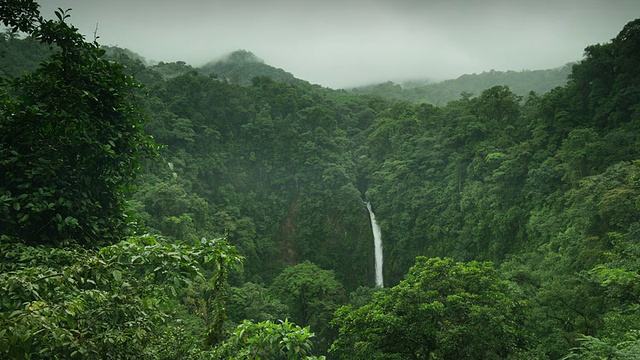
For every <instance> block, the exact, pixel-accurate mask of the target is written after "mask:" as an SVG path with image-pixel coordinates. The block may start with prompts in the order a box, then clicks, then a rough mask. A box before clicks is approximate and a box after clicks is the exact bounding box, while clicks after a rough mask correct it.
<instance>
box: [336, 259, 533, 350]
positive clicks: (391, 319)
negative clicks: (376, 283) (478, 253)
mask: <svg viewBox="0 0 640 360" xmlns="http://www.w3.org/2000/svg"><path fill="white" fill-rule="evenodd" d="M522 305H523V304H520V303H519V302H517V301H516V300H515V299H514V297H513V296H512V295H511V294H510V290H509V283H508V282H506V281H504V280H501V279H500V277H499V275H498V273H497V271H496V270H495V269H494V268H493V265H492V264H491V263H488V262H484V263H483V262H476V261H472V262H469V263H456V262H454V261H453V260H452V259H450V258H445V259H440V258H434V259H427V258H425V257H418V258H417V260H416V264H415V265H414V266H413V267H412V268H411V269H410V270H409V273H408V274H407V276H406V277H405V279H404V280H402V281H401V282H400V283H399V284H398V285H396V286H394V287H393V288H391V289H389V290H387V291H385V292H381V293H379V294H377V295H376V296H375V297H374V299H373V301H372V302H371V303H369V304H367V305H365V306H362V307H360V308H358V309H355V310H354V309H351V308H350V307H342V308H340V309H339V310H338V311H337V312H336V319H335V320H334V321H333V325H334V326H336V327H337V328H338V329H339V337H338V339H337V340H336V341H335V342H334V343H333V345H332V346H331V350H330V351H331V352H335V353H337V354H338V355H339V356H340V357H341V358H343V359H504V358H507V357H509V356H512V355H515V354H518V353H520V352H523V351H525V350H526V349H527V333H526V331H525V330H524V328H523V324H524V323H525V320H526V314H525V313H524V311H523V306H522ZM532 356H533V355H532Z"/></svg>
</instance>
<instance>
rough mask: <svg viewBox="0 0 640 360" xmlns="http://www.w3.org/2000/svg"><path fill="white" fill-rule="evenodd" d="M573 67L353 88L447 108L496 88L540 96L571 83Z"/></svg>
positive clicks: (357, 92)
mask: <svg viewBox="0 0 640 360" xmlns="http://www.w3.org/2000/svg"><path fill="white" fill-rule="evenodd" d="M570 73H571V64H567V65H565V66H563V67H559V68H556V69H548V70H522V71H495V70H491V71H488V72H483V73H481V74H466V75H462V76H460V77H459V78H457V79H453V80H445V81H442V82H438V83H433V84H427V85H422V86H405V85H404V84H402V85H401V84H395V83H393V82H386V83H382V84H377V85H370V86H362V87H357V88H354V89H351V90H350V91H351V92H353V93H354V94H371V95H376V96H380V97H383V98H385V99H388V100H393V101H411V102H414V103H427V104H434V105H446V104H447V103H448V102H449V101H453V100H458V99H460V98H461V97H462V96H463V95H462V94H465V95H464V96H478V95H480V93H481V92H482V91H484V90H486V89H488V88H490V87H492V86H496V85H506V86H508V87H509V89H511V91H513V92H514V93H515V94H517V95H520V96H525V95H527V94H528V93H529V92H531V91H534V92H536V93H538V94H542V93H546V92H548V91H550V90H551V89H553V88H555V87H558V86H562V85H564V84H566V83H567V76H568V75H569V74H570Z"/></svg>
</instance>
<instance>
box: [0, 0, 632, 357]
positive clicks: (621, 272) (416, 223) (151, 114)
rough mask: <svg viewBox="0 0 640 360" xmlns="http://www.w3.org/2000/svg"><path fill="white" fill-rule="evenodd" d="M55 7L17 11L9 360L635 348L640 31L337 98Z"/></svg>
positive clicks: (5, 206)
mask: <svg viewBox="0 0 640 360" xmlns="http://www.w3.org/2000/svg"><path fill="white" fill-rule="evenodd" d="M40 10H41V8H39V6H38V5H37V3H36V2H34V1H33V0H21V1H14V0H11V1H4V2H0V19H1V21H2V24H3V25H4V27H5V29H4V30H3V31H2V33H0V80H1V81H0V84H1V85H0V139H1V142H2V146H1V147H0V358H3V359H4V358H6V359H56V358H59V359H512V360H515V359H540V360H543V359H557V360H560V359H637V358H640V328H639V326H640V325H639V324H640V286H639V285H638V284H640V261H639V260H638V259H640V131H639V130H640V45H639V44H640V19H636V20H633V21H631V22H628V23H626V24H624V23H621V24H619V32H618V34H617V35H616V36H615V37H614V38H612V39H611V40H610V41H608V42H606V43H594V44H593V45H590V46H588V47H586V48H585V49H584V57H583V58H582V59H575V62H571V63H565V64H562V63H561V64H557V67H555V68H550V69H546V70H539V69H534V70H517V71H516V70H513V71H496V70H491V68H489V69H487V70H486V71H482V72H477V73H474V74H466V75H462V76H459V77H457V78H454V79H450V80H446V81H433V80H425V79H424V78H416V79H413V80H411V79H409V80H403V81H396V82H394V81H391V79H390V81H386V82H381V83H374V84H362V85H361V86H357V87H350V88H345V89H333V88H330V87H326V86H322V85H319V84H315V83H313V82H312V81H308V80H305V79H300V78H297V77H296V76H295V75H294V73H295V72H293V71H291V70H290V69H282V68H278V67H276V66H272V65H270V64H269V63H268V61H265V60H263V59H261V58H260V54H259V53H258V52H256V53H255V54H254V53H253V52H252V49H244V50H237V51H233V52H231V53H229V54H228V55H227V56H225V57H222V58H217V59H212V60H211V61H209V62H207V63H205V64H204V65H202V66H196V65H193V64H189V63H187V62H185V61H149V62H148V61H147V60H146V59H145V58H144V57H143V56H141V55H139V53H138V52H137V49H135V48H132V49H124V48H120V47H116V46H105V45H102V44H100V43H99V39H98V41H93V40H92V39H87V38H86V37H85V36H83V35H81V34H80V33H79V31H78V29H77V28H75V27H74V26H73V25H71V24H72V23H73V19H74V17H75V16H76V15H75V14H74V12H73V11H65V10H64V9H58V10H56V11H55V12H54V13H53V15H51V14H44V13H42V14H41V13H40ZM290 71H291V72H290ZM378 235H380V237H378ZM374 236H375V237H376V239H375V241H374Z"/></svg>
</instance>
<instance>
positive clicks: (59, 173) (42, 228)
mask: <svg viewBox="0 0 640 360" xmlns="http://www.w3.org/2000/svg"><path fill="white" fill-rule="evenodd" d="M10 5H11V2H9V3H6V4H4V5H3V7H2V8H1V10H2V15H3V16H4V17H3V20H4V23H5V25H14V24H12V21H13V20H15V19H14V18H12V17H10V15H11V14H10V12H11V10H12V9H11V6H10ZM7 13H9V14H7ZM56 15H57V17H58V19H57V20H44V19H42V18H40V17H38V15H37V14H32V13H28V14H25V16H27V17H33V19H30V21H31V22H28V23H25V24H21V23H17V24H16V25H15V26H17V27H18V29H19V30H22V31H28V32H29V33H30V35H32V36H33V38H34V39H35V40H37V41H39V42H42V43H45V44H51V45H52V46H55V48H56V51H55V52H54V53H53V54H52V55H51V57H50V59H49V60H48V61H46V62H44V63H42V64H41V66H40V67H39V68H38V69H37V70H36V71H34V72H32V73H28V74H25V75H23V76H20V77H17V78H14V79H7V80H6V86H5V87H4V88H3V91H2V92H1V93H0V111H1V112H2V118H0V141H1V143H2V148H1V149H0V174H1V175H0V226H2V228H3V231H4V234H6V235H10V236H17V237H20V238H21V239H23V240H24V241H26V242H27V243H30V244H38V243H60V242H67V241H75V242H78V243H81V244H96V243H102V242H111V241H116V240H119V239H122V238H123V236H125V235H128V234H129V230H128V229H130V228H132V227H133V226H135V220H133V219H132V218H130V216H129V215H130V214H128V213H127V211H126V204H125V200H126V198H125V196H124V195H125V194H127V193H130V191H131V188H130V186H129V184H130V183H131V182H132V181H133V179H134V178H135V175H136V173H137V172H138V170H139V165H140V163H139V158H140V156H142V155H145V154H150V153H152V152H153V151H154V144H153V141H152V139H150V138H149V137H148V136H146V135H145V134H144V133H143V129H142V117H141V115H139V113H138V112H137V111H136V109H135V107H134V106H133V105H132V103H131V102H130V101H129V98H130V94H128V91H130V89H131V88H132V87H133V86H134V84H133V82H132V79H131V77H129V76H127V75H125V74H124V73H123V71H122V65H120V64H119V63H116V62H110V61H107V60H103V59H101V58H100V56H101V55H102V54H103V53H104V51H103V50H101V49H100V47H99V46H98V45H97V44H95V43H87V42H85V41H84V40H83V39H82V37H81V36H80V35H79V34H78V33H76V32H75V29H73V28H72V27H70V26H68V25H67V24H66V23H65V22H64V19H65V18H66V17H67V15H66V14H65V13H64V12H62V11H58V12H57V13H56ZM112 239H113V240H112Z"/></svg>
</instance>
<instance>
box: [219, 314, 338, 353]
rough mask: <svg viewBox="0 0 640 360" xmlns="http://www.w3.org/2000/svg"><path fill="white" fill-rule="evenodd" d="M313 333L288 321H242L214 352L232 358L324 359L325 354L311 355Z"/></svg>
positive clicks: (307, 328)
mask: <svg viewBox="0 0 640 360" xmlns="http://www.w3.org/2000/svg"><path fill="white" fill-rule="evenodd" d="M314 336H315V335H314V334H313V333H312V332H311V331H309V327H308V326H307V327H306V328H301V327H299V326H297V325H295V324H294V323H291V322H289V321H284V322H281V323H280V324H276V323H273V322H271V321H264V322H259V323H253V322H251V321H244V322H243V323H242V324H240V325H238V327H237V328H236V330H235V332H234V333H233V335H231V337H229V339H227V340H225V341H224V342H223V343H222V344H221V345H220V347H218V349H216V351H215V352H214V354H215V355H216V357H217V358H219V359H233V360H245V359H273V360H323V359H324V358H325V357H324V356H319V357H316V356H314V355H311V349H312V345H313V344H312V342H311V338H313V337H314Z"/></svg>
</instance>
